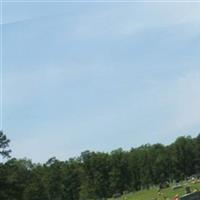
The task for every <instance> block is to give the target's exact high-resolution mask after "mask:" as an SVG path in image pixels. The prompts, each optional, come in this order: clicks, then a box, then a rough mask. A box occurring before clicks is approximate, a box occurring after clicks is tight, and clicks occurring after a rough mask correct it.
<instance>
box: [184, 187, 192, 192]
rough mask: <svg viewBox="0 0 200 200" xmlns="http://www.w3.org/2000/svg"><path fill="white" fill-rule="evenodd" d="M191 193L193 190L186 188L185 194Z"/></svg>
mask: <svg viewBox="0 0 200 200" xmlns="http://www.w3.org/2000/svg"><path fill="white" fill-rule="evenodd" d="M190 193H191V189H190V187H189V186H186V187H185V194H190Z"/></svg>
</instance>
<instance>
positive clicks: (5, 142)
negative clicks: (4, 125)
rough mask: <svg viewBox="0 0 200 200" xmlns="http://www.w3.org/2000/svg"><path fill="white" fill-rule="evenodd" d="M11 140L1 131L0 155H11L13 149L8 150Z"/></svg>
mask: <svg viewBox="0 0 200 200" xmlns="http://www.w3.org/2000/svg"><path fill="white" fill-rule="evenodd" d="M9 142H10V140H9V139H7V137H6V135H4V134H3V132H2V131H0V155H1V156H2V157H10V152H11V150H8V147H9Z"/></svg>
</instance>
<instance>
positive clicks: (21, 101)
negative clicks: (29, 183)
mask: <svg viewBox="0 0 200 200" xmlns="http://www.w3.org/2000/svg"><path fill="white" fill-rule="evenodd" d="M2 14H3V15H2V16H3V25H2V31H3V103H4V110H3V129H4V131H5V133H6V134H7V135H8V137H9V138H10V139H11V140H12V142H11V148H12V150H13V153H12V155H13V156H16V157H18V158H23V157H28V158H32V159H33V161H36V162H38V161H42V162H43V161H46V160H47V159H48V158H50V157H52V156H56V157H57V158H59V159H67V158H69V157H74V156H78V155H79V154H80V153H81V152H82V151H84V150H95V151H111V150H113V149H116V148H119V147H122V148H124V149H129V148H131V147H137V146H139V145H142V144H145V143H156V142H161V143H164V144H168V143H170V142H172V141H173V140H174V139H175V138H176V137H178V136H180V135H188V134H190V135H192V136H196V135H197V134H198V133H199V132H200V3H183V2H179V3H172V2H171V3H155V2H154V3H153V2H149V3H133V2H132V3H105V2H104V3H78V2H77V3H45V2H43V3H31V2H29V3H28V2H27V3H22V2H21V3H19V2H16V3H14V1H12V2H7V3H6V2H4V3H3V13H2Z"/></svg>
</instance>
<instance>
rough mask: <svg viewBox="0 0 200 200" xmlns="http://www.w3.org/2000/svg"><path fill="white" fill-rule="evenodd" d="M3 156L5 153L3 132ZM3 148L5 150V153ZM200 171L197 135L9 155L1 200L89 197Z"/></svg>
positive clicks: (1, 175)
mask: <svg viewBox="0 0 200 200" xmlns="http://www.w3.org/2000/svg"><path fill="white" fill-rule="evenodd" d="M0 136H1V137H0V138H1V140H0V141H1V143H0V144H1V146H0V147H1V155H3V156H8V155H9V152H10V151H9V150H5V149H7V148H8V143H9V140H8V139H7V138H6V136H5V135H3V133H1V135H0ZM5 151H7V152H6V153H5ZM195 173H200V135H198V136H197V137H196V138H191V137H190V136H188V137H179V138H177V139H176V141H175V142H174V143H172V144H171V145H167V146H164V145H162V144H154V145H150V144H146V145H142V146H140V147H138V148H132V149H131V150H130V151H124V150H122V149H117V150H114V151H112V152H111V153H102V152H92V151H85V152H83V153H81V155H80V156H79V157H77V158H73V159H69V160H67V161H59V160H57V159H56V158H50V159H49V160H48V161H47V162H46V163H44V164H34V163H32V162H31V161H30V160H26V159H20V160H19V159H15V158H12V159H10V160H8V161H7V162H5V163H1V164H0V199H1V200H89V199H101V198H107V197H111V196H112V195H113V194H116V193H123V192H124V191H133V192H134V191H137V190H140V189H143V188H147V189H148V188H149V187H151V186H153V185H159V184H161V183H164V182H166V181H169V182H170V181H174V180H182V179H185V178H186V177H188V176H190V175H192V174H195Z"/></svg>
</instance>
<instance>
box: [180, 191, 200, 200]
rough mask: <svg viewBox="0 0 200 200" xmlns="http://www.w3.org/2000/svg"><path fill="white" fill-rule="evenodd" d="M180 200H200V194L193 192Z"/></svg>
mask: <svg viewBox="0 0 200 200" xmlns="http://www.w3.org/2000/svg"><path fill="white" fill-rule="evenodd" d="M180 200H200V192H193V193H190V194H186V195H184V196H182V197H180Z"/></svg>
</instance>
